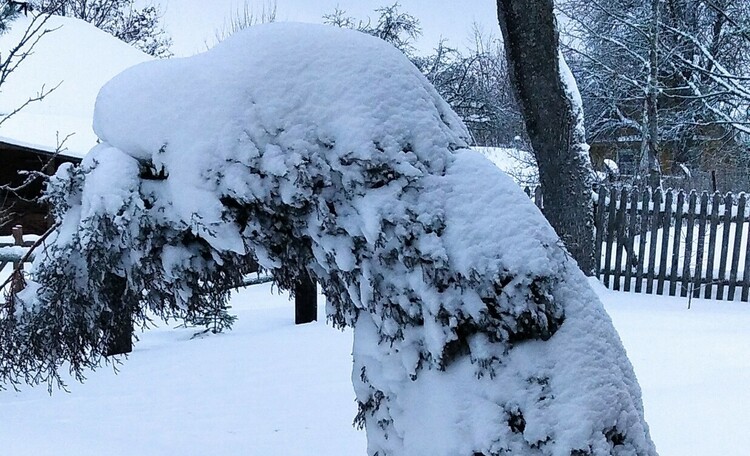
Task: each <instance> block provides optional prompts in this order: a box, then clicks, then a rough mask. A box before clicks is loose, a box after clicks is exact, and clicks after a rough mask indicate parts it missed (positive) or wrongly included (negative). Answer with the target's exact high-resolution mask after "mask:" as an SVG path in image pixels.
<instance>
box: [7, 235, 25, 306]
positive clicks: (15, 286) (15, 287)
mask: <svg viewBox="0 0 750 456" xmlns="http://www.w3.org/2000/svg"><path fill="white" fill-rule="evenodd" d="M11 234H12V235H13V243H14V244H15V245H18V246H23V226H21V225H16V226H14V227H13V228H12V230H11ZM24 285H25V284H24V280H23V263H22V262H20V261H17V262H14V263H13V279H11V285H10V289H11V292H12V293H13V294H16V293H18V292H20V291H21V290H23V287H24Z"/></svg>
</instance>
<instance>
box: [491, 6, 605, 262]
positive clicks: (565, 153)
mask: <svg viewBox="0 0 750 456" xmlns="http://www.w3.org/2000/svg"><path fill="white" fill-rule="evenodd" d="M497 12H498V20H499V23H500V29H501V30H502V33H503V39H504V42H505V52H506V55H507V58H508V67H509V73H510V77H511V82H512V85H513V87H514V90H515V93H516V97H517V99H518V102H519V105H520V107H521V112H522V114H523V118H524V122H525V123H526V130H527V133H528V135H529V139H530V140H531V145H532V147H533V149H534V155H535V157H536V160H537V163H538V165H539V180H540V183H541V185H542V193H543V196H544V215H545V216H546V217H547V220H549V222H550V224H551V225H552V227H553V228H554V229H555V230H556V231H557V234H558V235H559V236H560V238H561V239H562V240H563V242H564V243H565V246H566V247H567V248H568V251H570V253H571V255H572V256H573V258H575V259H576V261H577V262H578V265H579V266H580V267H581V269H582V270H583V271H584V272H585V273H586V274H589V275H590V274H594V273H595V272H596V271H595V262H594V217H593V203H592V198H591V184H592V179H591V176H592V169H591V162H590V159H589V154H588V145H587V144H586V139H585V130H584V127H583V110H582V107H581V105H580V95H579V94H578V89H577V88H576V86H575V81H574V80H573V77H572V74H571V73H570V70H569V68H568V67H567V64H565V62H564V60H563V59H562V55H561V54H560V52H559V38H558V31H557V25H556V21H555V15H554V12H553V0H497Z"/></svg>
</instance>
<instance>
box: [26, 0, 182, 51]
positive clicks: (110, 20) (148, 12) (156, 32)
mask: <svg viewBox="0 0 750 456" xmlns="http://www.w3.org/2000/svg"><path fill="white" fill-rule="evenodd" d="M135 3H136V2H135V0H36V1H35V3H34V7H35V9H37V10H39V11H41V12H47V13H51V14H58V15H61V16H69V17H75V18H78V19H81V20H84V21H86V22H89V23H91V24H93V25H94V26H96V27H97V28H100V29H102V30H104V31H105V32H108V33H111V34H112V35H114V36H116V37H117V38H119V39H121V40H122V41H124V42H126V43H129V44H132V45H133V46H135V47H137V48H138V49H140V50H142V51H143V52H145V53H147V54H149V55H153V56H155V57H162V58H164V57H170V56H171V55H172V53H171V51H170V50H169V48H170V46H171V45H172V40H171V38H169V36H168V35H167V33H166V32H165V31H164V29H162V28H161V26H160V25H159V20H160V18H161V14H160V12H159V9H158V8H157V7H156V6H153V5H148V6H145V7H143V8H140V9H138V8H137V7H136V5H135Z"/></svg>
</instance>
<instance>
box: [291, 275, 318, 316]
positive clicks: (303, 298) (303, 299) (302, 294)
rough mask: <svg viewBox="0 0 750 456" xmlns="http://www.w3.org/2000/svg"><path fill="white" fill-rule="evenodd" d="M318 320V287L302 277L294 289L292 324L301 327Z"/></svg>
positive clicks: (313, 282) (307, 278)
mask: <svg viewBox="0 0 750 456" xmlns="http://www.w3.org/2000/svg"><path fill="white" fill-rule="evenodd" d="M317 319H318V286H317V284H316V283H315V281H314V280H312V279H310V278H309V277H303V278H302V279H301V280H300V281H299V282H298V283H297V286H296V287H295V288H294V324H297V325H301V324H304V323H310V322H312V321H317Z"/></svg>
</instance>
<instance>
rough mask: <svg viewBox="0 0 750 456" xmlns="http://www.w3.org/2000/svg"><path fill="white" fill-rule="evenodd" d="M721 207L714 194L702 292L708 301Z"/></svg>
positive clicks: (712, 279) (719, 195)
mask: <svg viewBox="0 0 750 456" xmlns="http://www.w3.org/2000/svg"><path fill="white" fill-rule="evenodd" d="M720 205H721V194H719V192H715V193H714V194H713V198H712V199H711V219H710V222H709V232H708V255H707V262H706V289H705V290H703V297H704V298H706V299H710V298H711V295H712V293H713V287H714V269H715V266H716V263H715V262H714V258H715V256H716V232H717V230H718V227H719V206H720Z"/></svg>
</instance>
